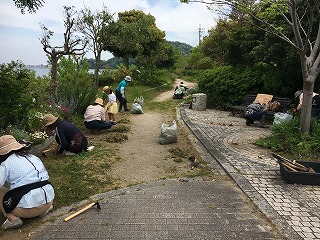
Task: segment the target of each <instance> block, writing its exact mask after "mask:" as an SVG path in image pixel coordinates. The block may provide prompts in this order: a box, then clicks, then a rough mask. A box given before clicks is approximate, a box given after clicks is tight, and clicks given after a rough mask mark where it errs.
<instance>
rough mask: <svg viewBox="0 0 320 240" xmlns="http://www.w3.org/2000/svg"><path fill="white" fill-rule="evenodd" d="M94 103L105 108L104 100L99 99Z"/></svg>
mask: <svg viewBox="0 0 320 240" xmlns="http://www.w3.org/2000/svg"><path fill="white" fill-rule="evenodd" d="M94 103H97V104H99V105H101V106H103V100H102V98H97V99H96V100H95V101H94Z"/></svg>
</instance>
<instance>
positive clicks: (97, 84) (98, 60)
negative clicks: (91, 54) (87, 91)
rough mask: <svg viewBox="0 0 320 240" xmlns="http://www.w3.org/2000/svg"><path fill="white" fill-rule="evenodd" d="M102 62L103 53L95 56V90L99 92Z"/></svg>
mask: <svg viewBox="0 0 320 240" xmlns="http://www.w3.org/2000/svg"><path fill="white" fill-rule="evenodd" d="M100 60H101V52H100V53H98V54H97V56H95V63H96V66H95V69H94V80H95V88H96V90H98V88H99V69H100Z"/></svg>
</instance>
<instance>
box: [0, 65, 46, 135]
mask: <svg viewBox="0 0 320 240" xmlns="http://www.w3.org/2000/svg"><path fill="white" fill-rule="evenodd" d="M0 79H1V81H0V95H1V99H0V111H1V114H0V129H3V128H5V127H6V126H8V125H10V124H11V125H19V126H20V127H21V128H22V129H25V126H27V125H28V116H29V114H30V112H32V111H33V109H35V108H37V107H38V106H39V105H41V104H42V101H43V96H45V94H46V92H47V91H46V89H47V87H48V86H49V82H48V81H47V79H46V78H40V77H36V76H35V73H34V71H32V70H30V69H27V68H26V67H25V65H24V64H23V63H22V62H20V61H16V62H14V61H12V62H11V63H8V64H1V65H0Z"/></svg>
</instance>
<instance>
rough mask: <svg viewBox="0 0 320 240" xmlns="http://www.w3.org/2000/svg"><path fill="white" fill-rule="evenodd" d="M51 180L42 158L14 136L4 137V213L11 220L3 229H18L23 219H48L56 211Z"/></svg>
mask: <svg viewBox="0 0 320 240" xmlns="http://www.w3.org/2000/svg"><path fill="white" fill-rule="evenodd" d="M48 180H49V175H48V172H47V170H46V169H45V167H44V165H43V163H42V161H41V160H40V159H39V158H38V157H36V156H34V155H32V154H29V153H27V152H26V151H25V148H24V145H22V144H20V143H18V142H17V140H16V139H15V138H14V137H13V136H11V135H4V136H2V137H0V210H1V212H2V213H3V214H4V216H5V217H6V218H7V219H6V221H5V222H4V223H3V224H2V228H3V229H10V228H17V227H19V226H21V225H22V224H23V222H22V220H21V218H33V217H37V216H44V215H45V214H47V213H48V212H49V211H50V210H51V209H52V208H53V206H52V203H53V199H54V196H55V194H54V189H53V186H52V185H51V183H50V182H49V181H48ZM4 184H5V186H6V187H5V186H4Z"/></svg>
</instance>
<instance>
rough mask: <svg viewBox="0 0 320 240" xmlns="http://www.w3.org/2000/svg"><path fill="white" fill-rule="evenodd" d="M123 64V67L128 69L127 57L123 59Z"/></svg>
mask: <svg viewBox="0 0 320 240" xmlns="http://www.w3.org/2000/svg"><path fill="white" fill-rule="evenodd" d="M123 63H124V66H125V67H126V69H129V57H128V56H125V57H123Z"/></svg>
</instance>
